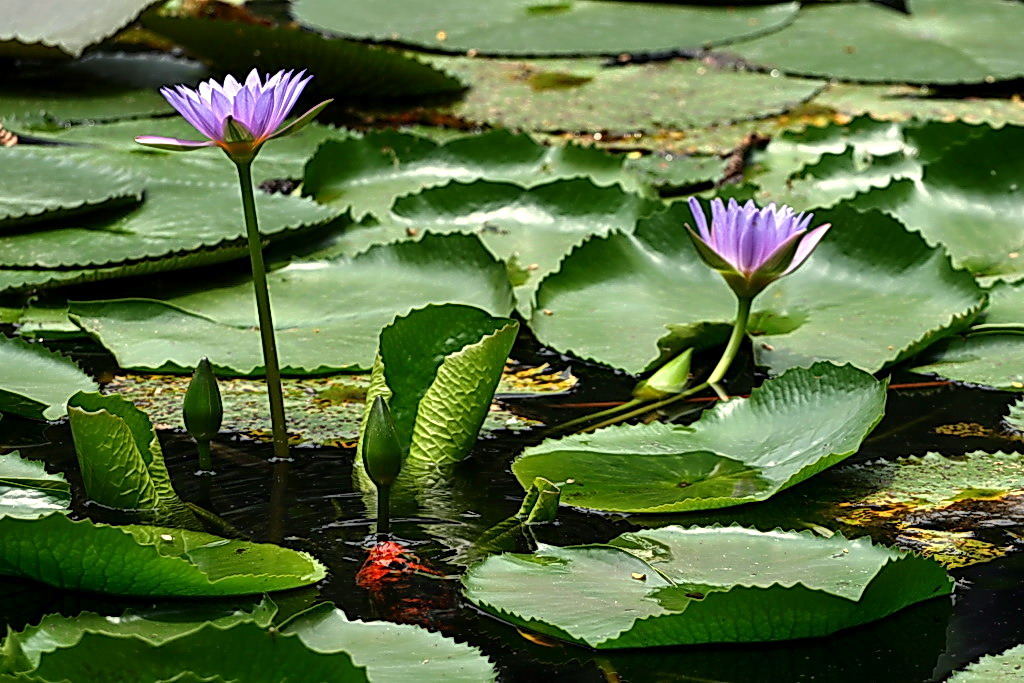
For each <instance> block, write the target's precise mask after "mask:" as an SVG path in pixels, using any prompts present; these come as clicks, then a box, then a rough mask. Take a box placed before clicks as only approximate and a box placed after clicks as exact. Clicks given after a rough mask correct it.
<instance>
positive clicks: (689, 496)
mask: <svg viewBox="0 0 1024 683" xmlns="http://www.w3.org/2000/svg"><path fill="white" fill-rule="evenodd" d="M884 410H885V385H884V384H882V383H880V382H877V381H875V380H874V379H873V378H872V377H871V376H870V375H868V374H867V373H865V372H862V371H860V370H856V369H854V368H851V367H849V366H844V367H837V366H834V365H831V364H828V363H819V364H816V365H814V366H812V367H811V368H809V369H805V368H795V369H792V370H789V371H787V372H786V373H784V374H783V375H781V376H780V377H779V378H777V379H773V380H768V381H767V382H765V383H764V385H762V386H761V387H759V388H757V389H755V390H754V391H753V393H752V394H751V396H750V398H748V399H733V400H731V401H729V402H727V403H723V404H719V405H718V406H717V407H716V408H714V409H712V410H709V411H708V412H706V413H705V414H704V415H703V416H702V417H701V418H700V420H698V421H697V422H695V423H694V424H692V425H689V426H685V427H683V426H678V425H669V424H664V423H660V422H655V423H651V424H642V425H626V426H615V427H609V428H606V429H602V430H598V431H597V432H594V433H593V434H580V435H574V436H569V437H565V438H561V439H548V440H546V441H544V442H542V443H540V444H539V445H537V446H531V447H530V448H527V449H525V450H524V451H523V453H522V455H521V456H520V457H519V458H517V459H516V461H515V462H514V463H513V464H512V472H513V473H514V474H515V475H516V478H517V479H518V480H519V483H520V484H521V485H522V486H523V488H524V489H526V488H529V486H530V484H531V482H533V480H534V478H535V477H544V478H545V479H548V480H550V481H554V482H564V483H563V484H561V497H562V502H563V503H565V504H567V505H575V506H578V507H584V508H589V509H594V510H608V511H613V512H681V511H685V510H704V509H711V508H720V507H729V506H732V505H740V504H743V503H749V502H753V501H758V500H764V499H766V498H769V497H771V496H772V495H774V494H775V493H778V492H779V491H781V490H783V489H785V488H788V487H790V486H793V485H794V484H797V483H799V482H801V481H803V480H804V479H807V478H809V477H811V476H814V475H815V474H817V473H818V472H821V471H822V470H824V469H826V468H828V467H831V466H832V465H834V464H836V463H837V462H840V461H842V460H844V459H845V458H847V457H849V456H850V455H853V454H854V453H855V452H856V451H857V449H858V448H859V447H860V444H861V441H863V439H864V437H866V436H867V435H868V433H869V432H870V431H871V430H872V429H873V428H874V426H875V425H876V424H878V421H879V420H881V419H882V415H883V413H884ZM811 425H813V429H812V428H811V427H810V426H811Z"/></svg>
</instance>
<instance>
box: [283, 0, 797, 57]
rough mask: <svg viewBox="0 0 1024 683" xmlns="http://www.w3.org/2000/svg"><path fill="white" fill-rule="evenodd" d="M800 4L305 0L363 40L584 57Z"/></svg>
mask: <svg viewBox="0 0 1024 683" xmlns="http://www.w3.org/2000/svg"><path fill="white" fill-rule="evenodd" d="M796 11H797V3H795V2H785V3H779V4H774V5H768V6H762V7H742V8H741V7H728V8H726V7H693V6H686V5H673V4H661V5H653V4H640V3H636V4H634V3H628V2H601V1H594V0H578V1H576V2H572V3H558V2H555V3H546V4H545V3H543V2H540V3H539V2H537V1H536V0H493V1H492V2H490V3H489V4H488V6H487V11H486V12H484V13H481V11H480V6H479V5H478V4H476V3H474V2H472V0H437V2H432V3H427V4H424V3H422V2H418V1H417V0H395V1H394V2H390V3H388V4H387V5H375V4H368V5H367V4H359V3H356V4H351V3H343V4H342V3H336V2H332V0H298V1H297V2H295V3H294V5H293V6H292V13H293V15H294V16H295V18H296V19H298V20H299V21H300V22H301V23H303V24H305V25H307V26H312V27H315V28H319V29H323V30H326V31H332V32H334V33H338V34H341V35H348V36H354V37H356V38H361V39H370V40H389V41H400V42H403V43H411V44H415V45H421V46H424V47H428V48H431V49H434V50H445V51H449V52H465V51H467V50H473V51H475V52H480V53H481V54H491V55H512V54H518V55H531V56H534V55H576V54H606V55H617V54H619V53H622V52H653V51H658V50H672V49H681V48H702V47H704V46H706V45H708V44H712V43H724V42H729V41H735V40H739V39H741V38H744V37H749V36H755V35H759V34H762V33H766V32H769V31H774V30H777V29H778V28H779V27H780V26H783V25H785V24H786V23H787V22H789V21H790V20H791V19H792V18H793V16H794V14H795V13H796Z"/></svg>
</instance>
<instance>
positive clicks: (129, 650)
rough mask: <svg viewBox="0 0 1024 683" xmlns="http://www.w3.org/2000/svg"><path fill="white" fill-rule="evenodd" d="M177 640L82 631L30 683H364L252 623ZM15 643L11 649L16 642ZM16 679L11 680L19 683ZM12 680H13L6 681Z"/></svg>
mask: <svg viewBox="0 0 1024 683" xmlns="http://www.w3.org/2000/svg"><path fill="white" fill-rule="evenodd" d="M187 626H188V627H190V628H188V630H186V629H184V628H182V629H180V630H181V631H182V633H181V635H179V636H178V637H176V638H172V639H170V640H166V641H164V642H160V643H156V644H155V643H153V642H152V639H151V637H148V636H147V635H146V634H144V633H143V634H139V635H134V634H133V635H121V634H117V633H110V632H107V630H106V629H104V630H101V631H93V630H86V631H84V632H83V633H81V635H80V636H79V638H78V639H77V640H75V642H74V643H71V644H65V643H61V644H60V645H58V646H57V647H53V646H52V645H51V646H50V649H48V650H47V651H45V652H43V653H42V655H41V656H40V657H39V663H38V665H37V667H36V668H33V669H29V670H27V671H24V673H23V677H24V679H26V680H32V681H39V680H44V681H60V680H73V679H74V678H76V677H78V676H80V675H81V673H82V672H83V671H88V672H89V675H90V676H95V680H105V681H116V680H138V681H143V680H145V681H154V682H156V683H159V682H166V683H170V682H171V681H174V682H175V683H178V682H182V681H188V682H194V683H199V682H201V681H229V680H230V681H243V680H249V681H253V680H259V681H268V683H270V682H273V683H285V682H286V681H288V680H294V679H295V672H296V671H301V672H302V675H303V676H309V677H311V679H313V680H324V681H329V680H340V681H353V682H354V683H355V682H358V681H369V680H370V679H369V678H368V677H367V676H366V671H365V669H364V668H363V667H357V666H356V665H354V664H353V663H352V658H351V657H350V656H349V655H348V654H347V653H345V652H341V651H339V652H335V653H331V654H322V653H320V652H317V651H315V650H311V649H310V648H308V647H306V645H305V644H303V643H302V641H301V639H300V638H299V637H298V636H293V635H285V634H281V633H278V632H277V631H276V630H274V629H269V628H266V627H264V626H261V625H258V624H256V623H253V622H251V621H242V622H237V623H230V622H228V623H226V624H222V623H216V622H210V623H206V624H200V625H192V624H188V625H187ZM9 637H10V638H12V639H13V640H12V646H13V645H15V644H16V643H17V642H18V641H17V640H16V639H17V637H18V636H17V635H14V636H9ZM21 679H22V676H18V677H17V678H14V679H13V680H21ZM9 680H10V679H9Z"/></svg>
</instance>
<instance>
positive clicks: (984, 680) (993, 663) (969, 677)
mask: <svg viewBox="0 0 1024 683" xmlns="http://www.w3.org/2000/svg"><path fill="white" fill-rule="evenodd" d="M946 680H947V681H949V683H988V682H989V681H1000V683H1018V682H1019V681H1024V645H1018V646H1017V647H1012V648H1010V649H1009V650H1006V651H1005V652H1000V653H999V654H997V655H985V656H984V657H982V658H981V659H979V660H978V661H976V662H973V663H971V664H970V665H968V666H967V668H966V669H964V670H962V671H957V672H955V673H954V674H953V675H952V676H950V677H949V678H947V679H946Z"/></svg>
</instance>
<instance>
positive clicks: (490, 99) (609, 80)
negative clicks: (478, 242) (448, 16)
mask: <svg viewBox="0 0 1024 683" xmlns="http://www.w3.org/2000/svg"><path fill="white" fill-rule="evenodd" d="M576 4H579V3H576ZM600 4H603V5H614V4H620V3H612V2H601V3H600ZM650 7H651V6H650V5H644V6H643V11H645V12H650V11H651V10H650ZM435 63H436V64H438V65H440V66H443V68H445V69H446V70H448V71H451V72H453V73H455V74H458V75H459V76H461V77H462V78H463V79H464V80H466V81H467V82H468V83H470V84H472V85H473V88H472V89H471V90H470V91H469V92H468V93H466V95H465V97H464V98H463V99H462V101H460V102H458V103H456V104H455V105H453V106H452V112H453V113H455V114H457V115H458V116H460V117H462V118H465V119H468V120H470V121H479V122H481V123H487V124H490V125H501V126H506V127H509V128H523V129H527V130H543V131H614V132H644V133H653V132H656V131H660V130H665V129H671V130H678V129H687V128H698V127H704V126H711V125H715V124H725V123H730V122H733V121H741V120H743V119H751V118H762V117H765V116H770V115H773V114H780V113H782V112H784V111H787V110H789V109H791V108H793V107H794V106H796V105H798V104H800V103H801V102H805V101H807V100H809V99H810V98H812V97H813V96H814V95H815V94H816V93H818V92H819V91H820V90H821V88H822V87H824V83H823V82H821V81H814V80H807V79H793V78H777V77H772V76H771V75H769V74H762V73H750V72H743V71H735V70H728V69H718V68H715V67H710V66H705V65H703V64H701V63H699V62H696V61H668V62H657V63H651V64H643V65H630V66H618V67H605V66H604V65H603V63H602V62H599V61H597V60H571V61H570V60H532V61H530V62H521V61H496V60H480V59H451V58H448V59H438V60H436V61H435Z"/></svg>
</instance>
